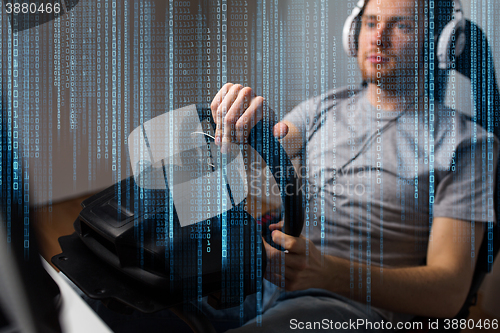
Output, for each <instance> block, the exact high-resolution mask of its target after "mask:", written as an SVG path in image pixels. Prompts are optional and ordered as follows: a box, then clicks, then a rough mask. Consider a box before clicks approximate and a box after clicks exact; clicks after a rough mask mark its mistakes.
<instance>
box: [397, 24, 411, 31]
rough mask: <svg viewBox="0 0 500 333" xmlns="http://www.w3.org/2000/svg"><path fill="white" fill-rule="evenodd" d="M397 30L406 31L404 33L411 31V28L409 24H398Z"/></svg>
mask: <svg viewBox="0 0 500 333" xmlns="http://www.w3.org/2000/svg"><path fill="white" fill-rule="evenodd" d="M398 29H400V30H406V31H408V32H409V31H410V30H412V29H413V27H412V26H411V24H407V23H399V24H398Z"/></svg>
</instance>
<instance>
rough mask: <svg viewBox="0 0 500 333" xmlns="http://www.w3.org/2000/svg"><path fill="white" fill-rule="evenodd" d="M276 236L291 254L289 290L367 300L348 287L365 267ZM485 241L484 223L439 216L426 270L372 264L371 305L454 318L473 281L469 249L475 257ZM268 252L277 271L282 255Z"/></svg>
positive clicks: (300, 241)
mask: <svg viewBox="0 0 500 333" xmlns="http://www.w3.org/2000/svg"><path fill="white" fill-rule="evenodd" d="M273 228H274V229H278V228H279V226H278V225H275V227H273ZM272 237H273V241H274V242H276V243H277V244H280V245H282V246H283V247H284V248H285V249H286V250H288V253H286V254H284V255H285V276H284V278H285V286H286V289H287V290H300V289H308V288H323V289H327V290H330V291H332V292H335V293H338V294H340V295H343V296H346V297H350V298H354V299H355V300H357V301H363V302H366V288H364V289H363V292H362V295H361V297H359V298H358V297H356V295H354V293H357V290H356V291H354V292H353V290H352V289H350V287H349V286H350V281H351V273H350V272H351V269H352V268H354V270H353V272H355V273H354V274H355V276H358V273H357V272H358V271H359V269H360V268H361V269H362V271H363V272H364V274H365V275H366V270H367V267H366V265H364V264H359V263H354V267H352V265H351V262H350V261H349V260H346V259H341V258H337V257H333V256H324V257H323V258H322V257H321V252H320V251H319V250H318V249H317V248H316V247H315V246H314V244H313V243H312V242H310V241H307V240H306V239H305V238H303V237H302V236H301V237H292V236H288V235H285V234H284V233H282V232H281V231H279V230H275V231H273V235H272ZM472 239H473V240H474V246H473V247H471V246H472V244H471V240H472ZM482 239H483V228H482V223H476V224H475V227H474V228H473V229H471V223H470V222H466V221H461V220H456V219H451V218H442V217H438V218H435V219H434V221H433V225H432V231H431V237H430V240H429V246H428V251H427V264H426V265H425V266H418V267H405V268H384V269H383V270H382V269H380V267H378V266H374V265H372V266H371V300H372V302H371V304H372V305H373V306H376V307H380V308H384V309H387V310H391V311H395V312H403V313H410V314H415V315H421V316H428V317H453V316H455V315H456V314H457V313H458V311H459V310H460V308H461V306H462V305H463V303H464V302H465V299H466V297H467V292H468V290H469V287H470V284H471V281H472V276H473V272H474V266H475V258H472V257H471V249H472V248H474V250H475V253H477V252H478V251H479V247H480V245H481V241H482ZM306 248H308V252H309V255H308V256H306ZM266 250H267V253H268V257H270V258H271V259H272V261H273V262H276V263H277V264H276V266H275V267H279V266H278V265H280V263H281V256H282V255H283V254H282V252H280V251H277V250H276V249H274V248H272V247H271V246H269V245H268V244H266ZM268 268H269V266H268ZM268 270H269V269H268ZM274 271H276V270H274ZM267 278H268V279H271V280H273V279H274V281H276V279H278V281H280V279H281V277H280V276H279V275H278V274H276V273H272V272H271V270H269V272H268V273H267ZM365 278H366V277H364V279H365ZM363 285H365V283H363Z"/></svg>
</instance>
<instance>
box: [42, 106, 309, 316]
mask: <svg viewBox="0 0 500 333" xmlns="http://www.w3.org/2000/svg"><path fill="white" fill-rule="evenodd" d="M196 110H197V114H198V117H199V120H200V121H207V120H208V121H209V122H210V124H211V126H212V127H213V128H215V124H214V123H213V120H212V116H211V110H210V109H209V108H207V107H201V106H197V107H196ZM205 139H206V140H212V142H211V143H210V142H208V141H207V144H213V139H210V138H209V136H207V137H206V138H205ZM249 144H250V145H251V146H252V148H253V149H254V150H255V151H257V152H258V153H259V154H260V155H261V156H262V158H263V160H264V161H265V162H266V164H267V166H268V167H269V169H270V171H271V174H272V175H273V176H274V178H275V180H276V182H277V183H278V186H280V190H281V198H282V202H283V214H284V220H285V226H284V231H285V232H286V233H287V234H291V235H294V236H298V235H300V233H301V230H302V226H303V221H304V218H303V210H302V204H301V192H300V187H299V180H298V177H297V176H296V174H295V171H294V168H293V166H292V164H291V161H290V160H289V159H288V157H287V155H286V153H285V151H284V149H283V147H282V146H281V144H280V143H279V141H278V140H277V139H276V138H275V137H274V135H273V134H272V130H271V126H270V125H269V124H265V123H264V121H260V122H259V123H258V124H257V125H256V126H255V127H254V128H253V129H252V131H251V134H250V138H249ZM163 174H164V175H165V177H167V174H168V170H167V167H166V166H165V165H163ZM165 184H167V182H166V181H165ZM285 188H286V193H285ZM230 192H231V189H229V193H230ZM171 198H172V193H171V191H170V190H169V188H168V186H167V188H166V189H164V190H163V189H147V188H142V187H141V186H139V185H138V184H137V183H136V181H135V179H134V177H130V178H127V179H125V180H123V181H121V182H119V183H117V184H115V185H113V186H111V187H110V188H108V189H106V190H104V191H102V192H100V193H98V194H96V195H94V196H92V197H91V198H89V199H87V200H85V201H84V202H83V203H82V206H83V210H82V211H81V213H80V216H79V217H78V219H77V220H76V221H75V224H74V226H75V230H76V234H77V236H76V235H72V236H66V237H63V238H61V239H60V243H61V247H62V249H63V253H62V254H61V255H58V256H56V257H54V258H53V259H52V261H53V262H54V264H55V265H56V266H58V267H59V268H60V269H61V270H62V271H63V272H64V273H65V274H66V275H67V276H68V277H69V278H70V279H71V280H73V282H75V284H77V285H78V286H79V287H80V288H81V289H82V290H83V291H84V292H86V293H87V294H88V295H89V296H91V297H94V298H100V299H103V300H105V302H107V303H108V304H110V303H112V304H113V306H112V307H115V308H116V307H117V305H118V304H122V305H123V304H124V305H126V306H128V307H131V308H135V309H139V310H141V311H143V312H154V311H157V310H160V309H162V308H166V307H171V306H173V305H175V304H178V303H181V302H184V301H187V300H193V299H196V298H197V297H199V296H206V295H214V294H218V297H213V298H212V299H213V300H217V301H218V303H216V304H214V306H216V307H219V308H222V307H229V306H234V305H238V304H240V303H241V301H242V296H247V295H249V294H252V293H255V292H256V291H257V284H258V283H259V282H258V281H260V280H261V279H262V277H263V275H264V272H265V268H266V253H265V248H264V246H263V244H262V241H261V236H262V228H261V227H259V223H257V221H256V219H255V218H254V217H252V216H251V215H250V214H249V213H248V212H246V211H245V209H244V206H245V200H244V201H242V202H240V203H239V204H234V205H233V206H232V207H231V209H229V210H227V211H226V212H224V213H223V214H219V215H217V216H214V217H212V218H209V219H206V220H203V221H200V222H198V223H195V224H192V225H189V226H184V227H182V226H181V224H180V223H179V217H178V214H177V211H176V208H175V206H174V205H173V204H172V199H171ZM231 201H232V200H231ZM80 241H81V242H80ZM79 243H83V244H84V246H81V245H80V244H79ZM83 257H85V259H83ZM92 258H94V259H92ZM83 260H85V262H88V263H89V265H91V266H92V268H90V267H84V266H82V261H83ZM83 267H84V268H83ZM104 271H105V272H106V273H104V274H103V273H102V272H104ZM92 281H94V282H92ZM124 281H129V282H124ZM120 284H124V285H123V287H117V286H118V285H120ZM130 284H133V285H135V286H134V288H137V292H136V293H133V292H131V288H130V287H129V286H128V285H130ZM242 291H243V294H242ZM139 295H140V296H139ZM144 295H149V296H147V297H146V296H144ZM158 295H161V297H158ZM116 300H118V301H119V302H115V301H116ZM211 304H212V303H211ZM119 307H121V306H119ZM121 308H123V307H121Z"/></svg>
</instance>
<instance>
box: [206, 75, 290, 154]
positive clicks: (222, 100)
mask: <svg viewBox="0 0 500 333" xmlns="http://www.w3.org/2000/svg"><path fill="white" fill-rule="evenodd" d="M210 108H211V110H212V117H213V118H214V121H215V123H216V125H217V128H216V130H215V143H216V144H217V145H221V144H222V148H221V150H222V152H227V150H228V147H229V145H228V144H229V143H230V142H234V143H245V142H246V141H247V139H248V136H249V135H250V131H251V130H252V128H253V127H254V126H255V125H256V124H257V123H258V122H259V121H260V120H262V118H263V117H268V118H269V120H270V122H271V124H273V123H274V122H275V115H274V113H273V111H272V110H271V109H269V108H268V107H266V104H265V100H264V98H263V97H262V96H256V95H255V93H254V91H253V90H252V88H249V87H243V86H242V85H241V84H232V83H226V84H225V85H224V86H223V87H222V89H221V90H220V91H219V92H218V93H217V95H215V97H214V99H213V101H212V104H211V105H210ZM287 133H288V126H287V125H286V124H284V123H278V124H276V126H275V127H274V133H273V134H274V135H275V136H276V137H277V138H278V139H281V138H283V137H284V136H285V135H286V134H287Z"/></svg>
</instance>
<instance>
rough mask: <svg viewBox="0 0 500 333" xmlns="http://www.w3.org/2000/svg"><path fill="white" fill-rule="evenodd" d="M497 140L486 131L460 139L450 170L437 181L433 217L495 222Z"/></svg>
mask: <svg viewBox="0 0 500 333" xmlns="http://www.w3.org/2000/svg"><path fill="white" fill-rule="evenodd" d="M497 163H498V139H497V138H496V137H494V136H492V135H490V136H486V134H485V135H484V136H483V137H481V138H478V139H477V140H473V139H470V138H469V139H468V140H465V141H462V142H461V143H460V144H459V145H458V147H457V149H456V152H455V157H454V158H453V159H452V161H451V165H450V170H448V171H447V172H446V173H445V174H444V176H443V178H442V179H441V180H440V181H439V182H438V184H437V188H436V194H435V202H434V214H433V215H434V217H449V218H454V219H459V220H464V221H476V222H490V221H492V222H494V221H495V220H496V219H495V211H494V203H493V197H494V190H495V174H496V168H497Z"/></svg>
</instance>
